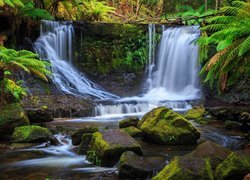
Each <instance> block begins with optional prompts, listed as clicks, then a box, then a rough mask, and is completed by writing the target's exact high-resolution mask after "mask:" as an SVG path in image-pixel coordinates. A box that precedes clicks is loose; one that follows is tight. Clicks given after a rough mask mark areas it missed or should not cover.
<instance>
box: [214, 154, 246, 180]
mask: <svg viewBox="0 0 250 180" xmlns="http://www.w3.org/2000/svg"><path fill="white" fill-rule="evenodd" d="M249 172H250V154H249V153H247V152H244V151H238V152H233V153H231V154H230V155H229V156H228V157H227V158H226V159H225V161H223V163H221V164H220V165H218V166H217V168H216V172H215V177H216V179H218V180H220V179H243V178H244V176H245V175H247V174H248V173H249Z"/></svg>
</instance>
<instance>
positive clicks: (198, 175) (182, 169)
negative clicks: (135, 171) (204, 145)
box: [153, 156, 214, 180]
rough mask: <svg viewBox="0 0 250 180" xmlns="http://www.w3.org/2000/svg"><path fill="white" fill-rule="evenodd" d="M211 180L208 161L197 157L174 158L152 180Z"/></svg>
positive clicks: (211, 172)
mask: <svg viewBox="0 0 250 180" xmlns="http://www.w3.org/2000/svg"><path fill="white" fill-rule="evenodd" d="M162 179H168V180H178V179H181V180H197V179H203V180H213V179H214V177H213V171H212V168H211V165H210V163H209V161H208V160H204V159H202V158H199V157H191V156H189V157H188V156H184V157H175V158H174V159H173V160H172V161H171V162H170V164H168V165H167V166H166V167H165V168H164V169H163V170H162V171H160V172H159V173H158V174H157V175H156V176H155V177H153V180H162Z"/></svg>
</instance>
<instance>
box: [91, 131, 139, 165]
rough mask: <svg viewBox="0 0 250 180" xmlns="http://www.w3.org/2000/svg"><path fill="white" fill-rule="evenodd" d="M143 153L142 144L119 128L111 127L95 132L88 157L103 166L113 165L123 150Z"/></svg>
mask: <svg viewBox="0 0 250 180" xmlns="http://www.w3.org/2000/svg"><path fill="white" fill-rule="evenodd" d="M126 151H133V152H135V153H136V154H142V149H141V146H140V144H139V143H138V142H137V141H136V140H135V139H133V138H132V137H130V136H129V135H128V134H127V133H125V132H123V131H121V130H119V129H109V130H105V131H104V132H96V133H94V134H93V137H92V140H91V143H90V149H89V151H88V153H87V159H89V160H90V161H92V162H93V163H95V164H97V165H101V166H108V167H109V166H113V165H114V164H116V163H117V161H118V160H119V158H120V156H121V155H122V153H123V152H126Z"/></svg>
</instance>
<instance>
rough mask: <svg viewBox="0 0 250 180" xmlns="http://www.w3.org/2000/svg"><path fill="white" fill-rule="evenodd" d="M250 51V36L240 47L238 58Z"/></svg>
mask: <svg viewBox="0 0 250 180" xmlns="http://www.w3.org/2000/svg"><path fill="white" fill-rule="evenodd" d="M248 51H250V35H249V36H248V37H247V38H246V39H245V41H244V42H243V43H242V44H241V45H240V47H239V54H238V56H242V55H243V54H245V53H246V52H248Z"/></svg>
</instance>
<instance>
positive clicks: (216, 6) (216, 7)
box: [215, 0, 218, 10]
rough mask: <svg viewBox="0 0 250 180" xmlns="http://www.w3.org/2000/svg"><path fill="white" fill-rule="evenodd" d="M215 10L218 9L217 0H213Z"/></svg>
mask: <svg viewBox="0 0 250 180" xmlns="http://www.w3.org/2000/svg"><path fill="white" fill-rule="evenodd" d="M215 10H218V0H215Z"/></svg>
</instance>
